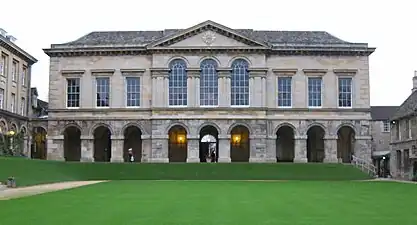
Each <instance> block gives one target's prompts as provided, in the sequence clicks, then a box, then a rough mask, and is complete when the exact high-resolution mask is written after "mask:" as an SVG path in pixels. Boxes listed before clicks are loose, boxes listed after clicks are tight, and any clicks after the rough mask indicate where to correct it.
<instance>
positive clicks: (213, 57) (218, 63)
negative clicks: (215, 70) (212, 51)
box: [198, 56, 221, 67]
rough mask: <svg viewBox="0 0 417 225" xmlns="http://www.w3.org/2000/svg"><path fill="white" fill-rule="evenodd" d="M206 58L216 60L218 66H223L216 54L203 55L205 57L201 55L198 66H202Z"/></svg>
mask: <svg viewBox="0 0 417 225" xmlns="http://www.w3.org/2000/svg"><path fill="white" fill-rule="evenodd" d="M206 59H212V60H214V61H215V62H216V63H217V67H220V66H221V63H220V60H219V59H218V58H217V57H215V56H203V57H201V58H200V60H199V61H198V66H200V65H201V63H202V62H203V61H204V60H206Z"/></svg>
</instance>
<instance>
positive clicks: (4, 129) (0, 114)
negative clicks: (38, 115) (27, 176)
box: [0, 28, 37, 154]
mask: <svg viewBox="0 0 417 225" xmlns="http://www.w3.org/2000/svg"><path fill="white" fill-rule="evenodd" d="M15 40H16V39H15V38H14V37H13V36H12V35H7V33H6V32H5V31H4V30H3V29H1V28H0V56H1V58H0V134H1V136H2V139H1V140H2V141H4V137H5V135H7V134H10V131H13V132H14V133H15V134H18V133H19V132H22V134H23V135H24V144H23V146H24V149H22V150H23V152H20V153H24V154H27V150H28V146H29V139H30V138H29V137H28V134H29V132H28V128H29V118H28V117H29V111H30V104H31V103H30V102H31V92H30V80H31V67H32V65H33V64H34V63H36V62H37V60H36V59H35V58H34V57H33V56H31V55H29V54H28V53H27V52H25V51H24V50H23V49H21V48H20V47H19V46H17V45H16V44H15V43H14V41H15Z"/></svg>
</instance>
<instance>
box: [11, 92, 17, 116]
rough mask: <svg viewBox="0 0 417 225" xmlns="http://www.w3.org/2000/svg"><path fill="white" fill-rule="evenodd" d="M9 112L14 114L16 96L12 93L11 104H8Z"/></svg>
mask: <svg viewBox="0 0 417 225" xmlns="http://www.w3.org/2000/svg"><path fill="white" fill-rule="evenodd" d="M10 110H11V111H12V113H16V94H14V93H12V102H11V104H10Z"/></svg>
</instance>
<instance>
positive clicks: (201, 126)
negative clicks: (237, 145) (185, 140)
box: [197, 121, 222, 138]
mask: <svg viewBox="0 0 417 225" xmlns="http://www.w3.org/2000/svg"><path fill="white" fill-rule="evenodd" d="M206 126H212V127H214V128H216V129H217V133H218V134H219V135H220V134H221V133H222V130H221V129H220V127H219V126H218V125H217V124H216V123H214V122H209V121H207V122H204V123H202V124H201V125H200V126H199V127H198V129H197V134H200V133H201V130H202V129H203V128H204V127H206ZM200 138H201V137H200Z"/></svg>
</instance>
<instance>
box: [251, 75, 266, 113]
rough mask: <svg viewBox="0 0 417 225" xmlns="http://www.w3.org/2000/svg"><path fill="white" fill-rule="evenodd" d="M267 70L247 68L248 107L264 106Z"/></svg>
mask: <svg viewBox="0 0 417 225" xmlns="http://www.w3.org/2000/svg"><path fill="white" fill-rule="evenodd" d="M267 72H268V68H249V77H250V79H249V85H250V88H249V89H250V90H249V93H250V96H249V98H250V105H251V106H253V107H264V106H266V81H265V79H266V74H267Z"/></svg>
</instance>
